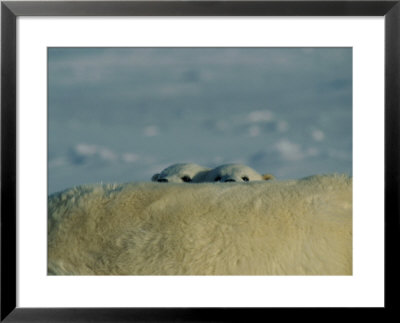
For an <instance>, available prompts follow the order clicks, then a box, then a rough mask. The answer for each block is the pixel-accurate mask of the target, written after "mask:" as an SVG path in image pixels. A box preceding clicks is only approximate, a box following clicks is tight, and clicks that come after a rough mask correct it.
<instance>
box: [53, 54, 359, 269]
mask: <svg viewBox="0 0 400 323" xmlns="http://www.w3.org/2000/svg"><path fill="white" fill-rule="evenodd" d="M352 73H353V51H352V47H48V48H47V115H48V119H47V121H48V122H47V125H48V129H47V132H48V158H47V168H48V220H47V224H48V228H47V232H48V237H47V244H48V245H47V248H48V253H47V257H48V259H47V266H48V268H47V274H48V275H150V276H152V275H352V274H353V246H352V243H353V234H352V231H353V228H352V223H353V214H352V213H353V203H352V195H353V194H352V193H353V191H352V177H353V169H352V165H353V128H352V127H353V74H352Z"/></svg>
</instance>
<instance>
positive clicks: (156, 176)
mask: <svg viewBox="0 0 400 323" xmlns="http://www.w3.org/2000/svg"><path fill="white" fill-rule="evenodd" d="M159 176H160V174H158V173H157V174H154V175H153V176H152V177H151V180H152V181H153V182H156V181H157V180H158V177H159Z"/></svg>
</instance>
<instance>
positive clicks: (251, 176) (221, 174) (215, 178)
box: [203, 164, 274, 182]
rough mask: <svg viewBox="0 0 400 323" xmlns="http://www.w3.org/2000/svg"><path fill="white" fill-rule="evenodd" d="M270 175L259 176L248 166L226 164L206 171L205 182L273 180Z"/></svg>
mask: <svg viewBox="0 0 400 323" xmlns="http://www.w3.org/2000/svg"><path fill="white" fill-rule="evenodd" d="M273 178H274V177H273V176H272V175H271V174H264V175H261V174H259V173H257V172H256V171H255V170H254V169H252V168H251V167H249V166H246V165H241V164H226V165H221V166H218V167H216V168H214V169H212V170H210V171H208V172H207V173H206V174H205V176H204V178H203V180H204V181H205V182H249V181H262V180H269V179H273Z"/></svg>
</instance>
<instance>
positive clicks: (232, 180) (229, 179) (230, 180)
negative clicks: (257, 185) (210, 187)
mask: <svg viewBox="0 0 400 323" xmlns="http://www.w3.org/2000/svg"><path fill="white" fill-rule="evenodd" d="M226 182H236V181H235V180H234V179H233V178H228V179H226V180H225V183H226Z"/></svg>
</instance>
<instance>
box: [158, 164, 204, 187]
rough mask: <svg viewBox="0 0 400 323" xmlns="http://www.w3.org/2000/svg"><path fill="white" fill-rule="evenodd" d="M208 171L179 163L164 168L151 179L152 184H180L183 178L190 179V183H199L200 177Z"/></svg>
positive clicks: (193, 165) (200, 167)
mask: <svg viewBox="0 0 400 323" xmlns="http://www.w3.org/2000/svg"><path fill="white" fill-rule="evenodd" d="M208 170H209V168H206V167H203V166H200V165H197V164H193V163H181V164H174V165H171V166H169V167H167V168H165V169H164V170H163V171H162V172H161V173H159V174H154V175H153V176H152V178H151V180H152V181H153V182H168V183H182V182H185V181H184V180H183V179H184V178H185V176H186V177H187V178H189V179H190V182H195V183H196V182H200V181H201V178H202V176H203V175H204V174H205V173H206V172H207V171H208Z"/></svg>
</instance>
